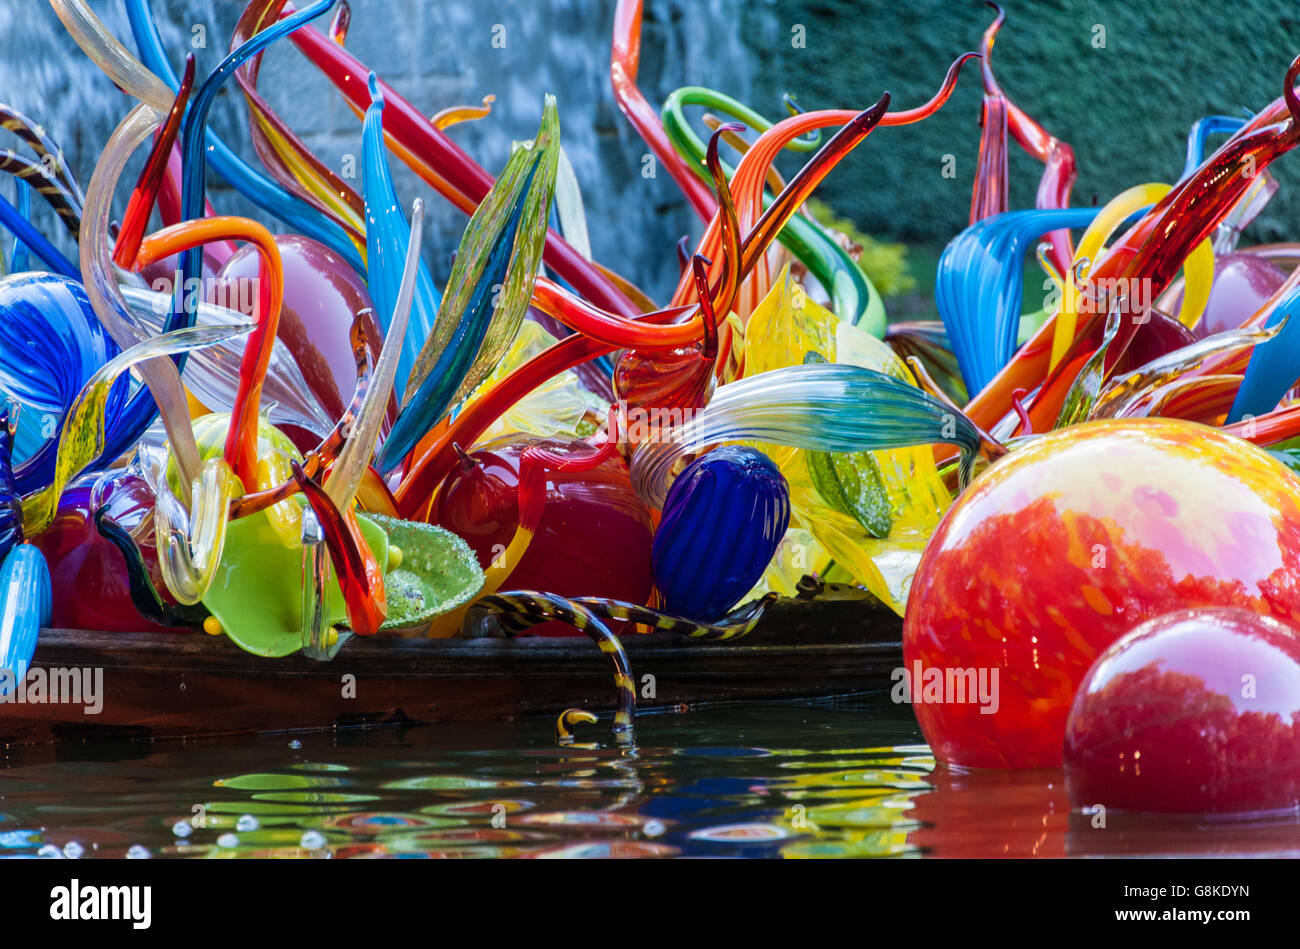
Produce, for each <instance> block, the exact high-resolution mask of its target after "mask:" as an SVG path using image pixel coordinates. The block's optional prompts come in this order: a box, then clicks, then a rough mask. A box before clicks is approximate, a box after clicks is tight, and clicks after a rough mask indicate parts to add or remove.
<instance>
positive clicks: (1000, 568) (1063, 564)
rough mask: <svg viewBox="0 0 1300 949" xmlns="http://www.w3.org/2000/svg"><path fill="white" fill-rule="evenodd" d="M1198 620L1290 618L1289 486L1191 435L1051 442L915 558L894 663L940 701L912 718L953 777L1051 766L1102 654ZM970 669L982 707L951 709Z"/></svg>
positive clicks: (1299, 507) (1091, 435) (1151, 428)
mask: <svg viewBox="0 0 1300 949" xmlns="http://www.w3.org/2000/svg"><path fill="white" fill-rule="evenodd" d="M1205 606H1238V607H1243V608H1246V609H1250V610H1253V611H1255V612H1258V613H1271V614H1274V615H1276V616H1278V617H1279V618H1283V619H1291V620H1297V619H1300V479H1297V478H1296V477H1295V475H1293V474H1292V473H1291V472H1290V471H1288V470H1287V469H1286V468H1285V467H1283V466H1282V465H1281V464H1280V463H1278V462H1277V461H1275V460H1274V459H1273V458H1271V457H1270V456H1269V455H1267V454H1266V453H1264V452H1262V451H1260V450H1259V449H1256V448H1254V447H1253V446H1251V445H1249V444H1247V443H1246V442H1243V441H1240V440H1238V439H1236V438H1233V437H1231V436H1229V435H1225V434H1224V433H1222V432H1220V431H1218V430H1216V429H1211V428H1207V427H1205V426H1201V425H1196V424H1194V423H1191V422H1182V421H1176V420H1170V419H1123V420H1111V421H1102V422H1092V423H1087V424H1083V425H1077V426H1071V427H1069V428H1066V429H1062V430H1060V431H1057V432H1052V433H1050V434H1047V435H1044V436H1042V437H1041V438H1038V439H1035V440H1034V441H1032V442H1031V443H1030V444H1028V445H1027V446H1025V447H1024V448H1022V449H1020V450H1018V451H1016V452H1014V453H1013V454H1011V455H1009V456H1007V457H1006V458H1004V459H1002V460H1000V461H998V462H997V463H995V464H994V465H993V466H992V467H990V468H989V469H988V470H987V471H985V472H984V473H983V474H982V475H980V477H978V478H977V479H976V480H975V482H974V483H973V484H972V485H971V486H970V487H969V488H968V489H967V490H966V491H965V492H964V493H963V494H962V495H961V496H960V497H959V498H958V499H957V501H956V502H955V503H954V504H953V506H952V507H951V508H950V509H949V510H948V512H947V514H946V515H945V516H944V518H943V520H942V521H941V522H940V524H939V527H938V529H937V530H936V531H935V534H934V536H933V537H932V538H931V539H930V542H929V544H928V545H927V547H926V550H925V553H924V555H923V556H922V558H921V563H920V565H919V567H918V569H917V572H916V575H915V577H914V578H913V582H912V588H911V593H910V599H909V602H908V606H907V613H906V617H905V619H904V624H903V652H904V658H905V661H906V665H907V669H908V670H909V674H910V673H912V672H913V671H915V670H917V669H918V668H919V670H920V676H916V675H913V676H912V678H913V679H916V680H917V681H918V683H921V682H924V681H926V680H925V678H924V677H925V676H927V675H928V676H930V677H931V678H936V677H937V678H936V681H937V682H938V687H937V688H936V689H934V690H931V691H930V693H929V694H925V693H922V692H921V690H919V689H917V690H914V691H915V692H917V693H918V694H917V695H914V696H913V697H912V702H913V707H914V710H915V712H916V716H917V719H918V721H919V722H920V725H921V728H922V730H923V731H924V733H925V736H926V739H927V740H928V741H929V743H930V745H931V746H932V747H933V748H934V752H935V754H936V755H937V756H938V757H939V758H941V759H943V760H945V761H948V762H950V763H953V764H957V765H963V766H967V767H980V768H1044V767H1057V766H1059V765H1060V764H1061V760H1062V756H1061V745H1062V740H1063V738H1064V735H1065V720H1066V716H1067V715H1068V713H1069V709H1070V704H1071V702H1072V701H1073V700H1074V693H1075V690H1076V688H1077V687H1078V684H1079V682H1080V681H1081V680H1082V679H1083V676H1084V673H1085V672H1087V670H1088V667H1089V666H1091V665H1092V663H1093V661H1094V660H1095V659H1096V658H1097V656H1098V655H1100V654H1101V652H1102V651H1103V650H1105V649H1106V647H1107V646H1109V645H1110V644H1111V643H1113V642H1114V641H1115V640H1116V639H1118V638H1119V637H1120V636H1122V635H1124V634H1125V633H1127V632H1128V631H1129V630H1131V629H1132V628H1133V627H1134V626H1136V625H1138V624H1139V623H1142V622H1144V621H1146V620H1148V619H1152V618H1154V617H1156V616H1160V615H1163V614H1165V613H1169V612H1172V611H1173V610H1178V609H1186V608H1190V607H1205ZM918 663H919V664H920V665H919V667H918V665H917V664H918ZM932 670H938V672H937V673H935V672H933V671H932ZM964 670H971V671H972V672H973V673H974V674H975V675H978V674H979V673H980V672H983V674H984V676H985V681H986V682H988V683H990V684H991V685H993V686H994V688H992V689H991V692H992V693H993V695H992V696H991V697H990V699H991V700H990V701H986V702H972V701H970V700H969V697H966V699H967V700H966V701H957V699H960V698H962V696H959V695H958V694H957V689H956V688H955V686H956V685H957V684H960V680H961V678H962V675H963V674H964V673H963V671H964ZM966 678H967V680H969V676H967V677H966ZM950 684H952V686H953V687H952V688H949V685H950ZM949 692H951V693H952V694H951V695H950V694H948V693H949ZM935 699H937V701H931V700H935Z"/></svg>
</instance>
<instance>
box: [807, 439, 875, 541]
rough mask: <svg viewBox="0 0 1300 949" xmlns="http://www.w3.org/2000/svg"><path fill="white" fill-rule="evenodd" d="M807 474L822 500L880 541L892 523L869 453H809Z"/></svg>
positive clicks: (873, 460) (873, 459)
mask: <svg viewBox="0 0 1300 949" xmlns="http://www.w3.org/2000/svg"><path fill="white" fill-rule="evenodd" d="M807 459H808V474H809V475H810V476H811V477H812V483H813V487H815V488H816V489H817V493H818V494H820V495H821V496H822V499H823V500H824V501H825V502H826V503H827V504H828V505H830V506H831V507H832V508H834V509H835V510H837V511H839V512H840V513H841V514H847V515H848V516H849V517H851V518H853V519H854V520H856V521H857V522H858V523H859V524H861V525H862V528H863V530H865V531H866V532H867V533H868V534H870V535H871V536H872V537H874V538H876V539H877V540H883V539H884V538H886V537H888V536H889V531H890V528H892V527H893V524H894V515H893V511H892V510H891V508H890V503H889V492H888V491H887V490H886V489H885V482H884V478H883V477H881V474H880V465H879V463H878V462H877V461H876V459H875V458H874V457H873V456H872V454H871V453H870V452H866V451H856V452H841V451H810V452H808V454H807Z"/></svg>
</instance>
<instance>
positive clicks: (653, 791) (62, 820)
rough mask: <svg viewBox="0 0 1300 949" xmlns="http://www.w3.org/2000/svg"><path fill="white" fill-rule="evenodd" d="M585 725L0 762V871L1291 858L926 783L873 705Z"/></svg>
mask: <svg viewBox="0 0 1300 949" xmlns="http://www.w3.org/2000/svg"><path fill="white" fill-rule="evenodd" d="M603 738H604V733H603V732H601V731H600V730H599V726H597V727H596V728H595V729H593V730H589V731H586V732H585V733H581V734H580V735H579V740H580V741H581V740H588V741H601V742H602V743H601V744H600V745H599V746H598V747H593V748H585V747H578V746H570V747H559V746H557V745H555V744H554V742H553V738H552V734H551V727H550V724H549V723H548V722H547V721H545V720H539V719H529V720H525V721H521V722H515V723H507V724H483V725H456V726H450V725H448V726H420V727H408V728H401V729H399V728H384V729H376V730H358V731H343V732H336V733H316V734H299V735H267V736H259V737H256V738H246V739H237V740H235V739H232V740H208V741H201V742H160V743H155V744H148V743H138V744H112V745H105V744H97V745H96V744H82V745H64V746H44V747H38V748H18V749H9V750H7V751H2V752H0V755H2V756H3V757H0V856H5V857H36V856H41V857H55V858H57V857H61V858H67V857H79V858H82V859H86V858H93V857H123V856H128V855H129V856H133V857H199V858H218V859H220V858H240V857H304V858H334V859H340V858H350V857H442V858H447V857H674V856H693V857H877V856H879V857H885V856H891V857H892V856H903V857H916V856H927V855H929V856H940V857H996V856H1006V857H1064V856H1104V855H1134V856H1136V855H1165V854H1169V855H1173V854H1178V855H1192V854H1212V855H1219V854H1224V855H1226V854H1268V855H1289V856H1294V855H1298V854H1300V819H1296V820H1283V821H1279V820H1272V821H1267V822H1249V823H1227V824H1222V823H1221V824H1203V823H1198V822H1194V821H1170V820H1152V819H1149V818H1136V817H1125V816H1123V815H1118V814H1110V815H1107V818H1106V821H1105V824H1106V826H1105V827H1099V826H1096V825H1097V823H1098V821H1097V819H1096V817H1095V816H1090V815H1087V814H1084V813H1082V812H1078V811H1075V812H1072V811H1071V808H1070V802H1069V796H1068V794H1067V791H1066V787H1065V783H1064V781H1063V779H1062V777H1061V774H1060V772H1054V771H1044V772H1029V773H1019V774H1008V773H992V772H986V773H976V774H955V773H953V772H950V771H948V770H947V769H944V768H938V769H936V767H935V764H934V759H933V758H932V757H931V756H930V754H929V749H928V748H926V746H925V745H923V744H920V734H919V732H918V730H917V729H916V725H915V721H914V720H913V719H912V718H911V716H910V714H909V712H908V710H907V709H906V708H899V707H895V706H893V705H890V704H888V702H887V701H884V702H882V701H881V700H880V699H858V700H854V701H851V702H840V703H832V704H821V705H817V706H814V707H802V706H789V705H781V706H746V707H736V708H727V709H714V710H699V711H692V712H686V713H680V714H657V715H645V716H642V717H640V718H639V719H638V722H637V745H636V746H635V749H620V748H617V747H613V746H610V745H607V744H604V743H603Z"/></svg>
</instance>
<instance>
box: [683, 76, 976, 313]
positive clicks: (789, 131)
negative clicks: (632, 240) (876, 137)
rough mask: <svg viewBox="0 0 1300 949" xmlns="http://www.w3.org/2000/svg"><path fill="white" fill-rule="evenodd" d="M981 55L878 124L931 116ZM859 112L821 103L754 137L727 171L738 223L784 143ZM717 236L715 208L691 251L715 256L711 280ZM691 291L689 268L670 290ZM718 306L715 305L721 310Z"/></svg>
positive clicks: (748, 213) (759, 198)
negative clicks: (931, 91) (923, 97)
mask: <svg viewBox="0 0 1300 949" xmlns="http://www.w3.org/2000/svg"><path fill="white" fill-rule="evenodd" d="M979 58H980V54H979V53H974V52H967V53H962V54H961V55H960V56H958V57H957V58H956V59H955V60H954V61H953V63H952V65H951V66H949V67H948V72H947V74H946V75H945V76H944V80H943V84H942V85H941V86H940V87H939V90H938V91H937V92H936V93H935V94H934V95H933V96H931V97H930V100H929V101H928V102H926V103H925V104H923V105H920V106H917V107H916V108H914V109H900V110H898V111H896V112H886V113H885V114H884V115H883V116H881V118H880V121H879V123H878V125H880V126H882V127H883V126H899V125H911V124H913V123H915V122H920V121H921V120H923V119H926V118H928V117H930V116H931V115H933V114H934V113H935V112H937V111H939V109H940V108H941V107H942V106H943V105H944V103H946V102H947V101H948V99H949V98H950V97H951V96H952V93H953V90H954V89H955V88H956V86H957V77H958V76H959V75H960V73H961V67H962V65H963V64H964V63H966V62H967V61H968V60H971V59H979ZM860 114H861V113H860V112H857V111H854V110H852V109H821V110H818V111H814V112H803V113H800V114H799V115H792V116H790V117H789V118H787V119H783V120H781V121H780V122H777V123H776V124H775V125H773V126H772V127H771V128H770V129H768V130H767V131H766V132H764V133H763V134H762V135H760V136H759V137H758V138H757V139H755V141H754V144H753V145H751V146H750V148H749V150H748V151H747V152H745V154H744V155H743V156H742V157H741V160H740V164H739V165H737V167H736V171H735V173H734V174H733V175H732V176H731V196H732V200H733V201H734V203H735V206H736V210H737V215H738V216H739V218H740V223H741V227H742V228H743V227H746V226H749V225H750V224H752V222H753V221H755V220H756V219H757V217H758V215H759V214H760V213H761V212H762V203H763V189H764V186H765V183H766V181H767V175H768V172H769V171H770V169H771V167H772V165H773V163H774V162H775V161H776V158H777V156H778V155H780V154H781V152H782V150H783V149H784V148H785V147H786V145H788V144H789V143H790V142H792V141H794V140H795V139H797V138H799V137H801V136H803V135H807V134H809V133H810V132H815V131H817V130H819V129H824V128H830V127H832V126H835V125H846V124H848V123H849V122H852V121H853V120H854V119H855V118H857V117H858V116H859V115H860ZM721 241H722V232H721V222H720V219H719V215H718V214H716V213H715V214H714V216H713V219H712V220H711V221H710V222H709V227H708V229H707V230H706V231H705V235H704V237H703V238H702V239H701V241H700V243H699V246H698V247H697V248H696V251H695V252H696V253H698V254H702V255H703V256H705V257H706V258H708V259H710V260H712V261H715V263H714V264H713V265H712V266H711V267H710V271H709V278H710V280H711V281H713V280H716V279H717V277H718V274H719V273H720V272H721V266H722V264H721V260H722V253H721V249H722V244H721ZM694 292H695V289H694V277H693V276H692V275H691V274H690V272H689V270H687V271H685V272H683V273H682V275H681V278H680V280H679V282H678V284H677V290H676V292H675V293H674V295H673V300H672V302H673V304H675V305H681V304H683V303H685V302H686V301H687V300H689V299H690V298H691V296H692V295H693V294H694ZM721 312H722V311H719V313H721Z"/></svg>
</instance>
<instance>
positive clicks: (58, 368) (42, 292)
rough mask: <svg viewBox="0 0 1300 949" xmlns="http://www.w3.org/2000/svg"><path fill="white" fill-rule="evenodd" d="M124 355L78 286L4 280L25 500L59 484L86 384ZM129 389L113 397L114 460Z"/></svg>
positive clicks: (5, 383) (20, 277)
mask: <svg viewBox="0 0 1300 949" xmlns="http://www.w3.org/2000/svg"><path fill="white" fill-rule="evenodd" d="M117 354H118V347H117V344H116V343H115V342H113V340H112V338H111V337H109V335H108V334H107V333H106V332H104V328H103V327H102V326H101V325H100V322H99V319H98V318H97V317H96V316H95V311H94V310H93V309H92V308H91V305H90V299H89V298H88V297H87V296H86V291H85V289H84V288H83V287H82V286H81V284H80V283H78V282H77V281H75V280H71V279H69V278H67V277H60V276H57V275H55V274H49V273H21V274H12V275H10V276H8V277H5V278H4V279H2V280H0V392H3V394H4V395H5V396H6V397H8V398H11V399H13V400H16V401H17V402H20V403H21V404H22V405H23V406H24V409H23V411H22V412H21V414H20V415H19V417H18V429H19V434H18V449H19V450H18V451H17V452H16V457H17V461H18V465H17V468H16V469H15V471H14V480H15V482H16V483H17V486H18V491H19V493H21V494H28V493H30V492H32V491H37V490H39V489H41V488H43V487H45V486H46V485H48V484H50V482H51V481H53V479H54V461H55V455H56V452H57V448H58V438H57V435H58V426H59V425H60V424H61V423H62V420H63V416H64V413H65V412H66V411H67V409H68V407H69V406H71V405H72V400H73V399H74V398H76V396H77V393H78V392H80V391H81V388H82V386H83V385H85V384H86V381H87V380H88V379H90V377H91V376H92V375H94V374H95V372H96V371H98V369H99V368H100V367H101V366H103V365H104V363H106V362H108V361H109V360H110V359H112V358H113V357H114V356H116V355H117ZM128 384H129V383H128V379H127V377H126V376H125V375H123V376H122V377H121V378H120V379H119V380H118V382H117V383H115V384H114V386H113V389H112V391H111V392H110V393H109V398H108V405H107V407H106V414H105V420H106V423H105V430H106V432H107V435H108V445H109V449H108V450H106V452H105V455H106V456H108V457H109V458H112V457H116V455H110V454H109V451H111V450H112V448H113V446H114V443H115V442H116V440H117V439H116V438H114V434H115V432H117V431H118V429H119V427H120V423H121V418H122V415H123V409H124V407H125V403H126V396H127V390H128ZM120 453H121V452H120V451H118V452H117V454H120Z"/></svg>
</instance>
